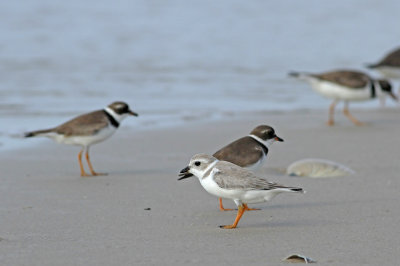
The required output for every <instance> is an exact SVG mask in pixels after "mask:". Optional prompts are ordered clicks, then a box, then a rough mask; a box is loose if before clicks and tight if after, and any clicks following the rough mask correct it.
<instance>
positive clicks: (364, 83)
mask: <svg viewBox="0 0 400 266" xmlns="http://www.w3.org/2000/svg"><path fill="white" fill-rule="evenodd" d="M289 75H290V76H293V77H297V78H299V79H302V80H305V81H307V82H308V83H310V85H311V87H312V88H313V89H314V90H315V91H316V92H318V93H320V94H321V95H323V96H324V97H326V98H330V99H333V102H332V104H331V105H330V107H329V120H328V122H327V124H328V125H330V126H331V125H333V124H334V119H333V115H334V111H335V106H336V104H337V103H338V102H339V101H344V109H343V113H344V114H345V115H346V116H347V117H348V118H349V119H350V120H351V121H352V122H353V123H354V124H355V125H362V124H363V123H361V122H360V121H358V120H357V119H356V118H355V117H354V116H352V115H351V114H350V112H349V108H348V104H349V102H353V101H367V100H372V99H374V98H376V97H380V98H381V97H385V96H386V95H388V96H390V97H392V98H393V99H394V100H396V101H398V99H397V96H396V95H394V94H393V92H392V86H391V84H390V83H389V82H388V81H387V80H384V79H373V78H371V77H370V76H368V75H367V74H365V73H362V72H358V71H353V70H336V71H329V72H324V73H320V74H312V73H304V72H291V73H289Z"/></svg>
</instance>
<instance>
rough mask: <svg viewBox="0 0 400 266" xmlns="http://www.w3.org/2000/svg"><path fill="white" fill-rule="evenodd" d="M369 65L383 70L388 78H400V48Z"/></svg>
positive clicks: (380, 70) (371, 67) (383, 73)
mask: <svg viewBox="0 0 400 266" xmlns="http://www.w3.org/2000/svg"><path fill="white" fill-rule="evenodd" d="M367 67H368V68H370V69H374V70H377V71H379V72H381V73H382V75H383V76H385V77H386V78H393V79H400V48H397V49H396V50H394V51H392V52H389V53H388V54H387V55H385V56H384V57H383V58H382V59H381V60H380V61H379V62H378V63H375V64H368V65H367Z"/></svg>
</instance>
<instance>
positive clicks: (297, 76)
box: [288, 71, 312, 79]
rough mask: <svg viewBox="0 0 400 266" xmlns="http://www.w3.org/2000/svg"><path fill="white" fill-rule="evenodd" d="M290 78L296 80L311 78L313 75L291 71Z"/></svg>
mask: <svg viewBox="0 0 400 266" xmlns="http://www.w3.org/2000/svg"><path fill="white" fill-rule="evenodd" d="M288 75H289V76H291V77H294V78H300V79H301V78H303V79H304V78H308V77H310V76H311V75H312V74H310V73H307V72H296V71H290V72H289V73H288Z"/></svg>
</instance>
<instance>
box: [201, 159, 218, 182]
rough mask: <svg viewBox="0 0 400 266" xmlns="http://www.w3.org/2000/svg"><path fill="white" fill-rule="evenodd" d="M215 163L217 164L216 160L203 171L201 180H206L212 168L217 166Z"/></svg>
mask: <svg viewBox="0 0 400 266" xmlns="http://www.w3.org/2000/svg"><path fill="white" fill-rule="evenodd" d="M217 162H218V160H215V162H212V163H211V164H210V165H209V166H208V167H207V168H206V169H204V175H203V178H206V177H207V176H209V175H210V172H211V171H212V168H213V167H214V166H215V165H216V164H217Z"/></svg>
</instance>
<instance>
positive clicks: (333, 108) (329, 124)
mask: <svg viewBox="0 0 400 266" xmlns="http://www.w3.org/2000/svg"><path fill="white" fill-rule="evenodd" d="M336 104H337V101H336V100H334V101H333V102H332V103H331V105H330V106H329V119H328V122H326V124H327V125H328V126H333V124H335V122H334V120H333V116H334V114H335V107H336Z"/></svg>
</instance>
